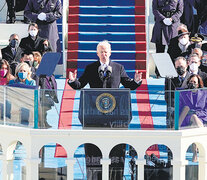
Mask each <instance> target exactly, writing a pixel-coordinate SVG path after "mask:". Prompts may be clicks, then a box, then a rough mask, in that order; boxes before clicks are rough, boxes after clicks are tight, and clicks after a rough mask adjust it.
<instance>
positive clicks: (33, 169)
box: [24, 158, 41, 180]
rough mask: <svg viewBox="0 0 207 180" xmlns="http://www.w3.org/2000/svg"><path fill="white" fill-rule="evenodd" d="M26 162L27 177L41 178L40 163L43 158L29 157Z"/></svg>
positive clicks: (35, 179)
mask: <svg viewBox="0 0 207 180" xmlns="http://www.w3.org/2000/svg"><path fill="white" fill-rule="evenodd" d="M24 161H25V164H26V179H32V180H38V179H39V163H40V162H41V159H39V158H37V159H34V158H28V159H25V160H24Z"/></svg>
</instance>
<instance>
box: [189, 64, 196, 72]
mask: <svg viewBox="0 0 207 180" xmlns="http://www.w3.org/2000/svg"><path fill="white" fill-rule="evenodd" d="M190 70H191V71H192V72H195V73H196V72H198V65H197V64H196V63H192V64H191V65H190Z"/></svg>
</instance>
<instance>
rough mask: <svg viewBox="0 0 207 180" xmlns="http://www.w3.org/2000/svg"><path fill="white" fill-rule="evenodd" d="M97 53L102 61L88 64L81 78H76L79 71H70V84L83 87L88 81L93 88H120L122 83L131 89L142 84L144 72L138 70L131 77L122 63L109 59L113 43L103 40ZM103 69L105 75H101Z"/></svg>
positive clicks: (75, 87)
mask: <svg viewBox="0 0 207 180" xmlns="http://www.w3.org/2000/svg"><path fill="white" fill-rule="evenodd" d="M97 55H98V57H99V59H100V61H96V62H94V63H92V64H89V65H88V66H86V68H85V71H84V73H83V75H82V76H81V77H80V78H79V79H76V77H77V71H75V72H74V73H72V72H69V81H68V84H69V85H70V86H71V87H72V88H73V89H81V88H83V87H85V86H86V85H87V84H88V83H89V85H90V87H91V88H119V85H120V83H121V84H122V85H123V86H124V87H125V88H130V89H131V90H134V89H136V88H138V87H139V86H140V85H141V82H142V79H141V78H142V73H138V71H136V73H135V75H134V79H131V78H129V76H128V75H127V74H126V72H125V70H124V67H123V66H122V65H121V64H118V63H116V62H112V61H111V60H110V59H109V58H110V56H111V45H110V44H109V43H108V41H102V42H100V43H99V44H98V46H97ZM102 71H104V72H103V75H101V74H102ZM104 74H105V75H104ZM102 76H103V77H102Z"/></svg>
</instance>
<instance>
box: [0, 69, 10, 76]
mask: <svg viewBox="0 0 207 180" xmlns="http://www.w3.org/2000/svg"><path fill="white" fill-rule="evenodd" d="M7 72H8V70H7V69H0V77H5V76H6V74H7Z"/></svg>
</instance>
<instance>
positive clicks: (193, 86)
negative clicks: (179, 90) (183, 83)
mask: <svg viewBox="0 0 207 180" xmlns="http://www.w3.org/2000/svg"><path fill="white" fill-rule="evenodd" d="M188 88H189V89H197V87H196V84H194V83H189V84H188Z"/></svg>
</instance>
